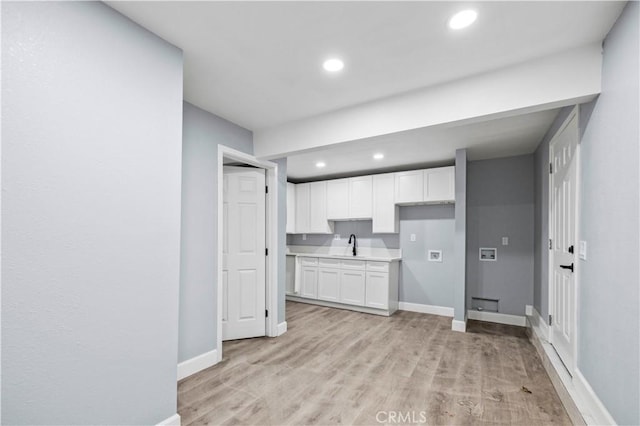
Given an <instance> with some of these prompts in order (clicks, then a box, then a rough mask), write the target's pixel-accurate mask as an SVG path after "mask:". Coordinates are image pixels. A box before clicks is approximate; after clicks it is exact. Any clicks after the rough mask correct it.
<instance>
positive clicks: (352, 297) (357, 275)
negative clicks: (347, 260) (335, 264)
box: [339, 270, 365, 306]
mask: <svg viewBox="0 0 640 426" xmlns="http://www.w3.org/2000/svg"><path fill="white" fill-rule="evenodd" d="M364 286H365V272H364V271H344V270H342V271H340V299H339V300H340V302H341V303H346V304H348V305H359V306H364Z"/></svg>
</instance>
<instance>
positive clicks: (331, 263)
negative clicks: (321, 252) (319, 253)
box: [318, 257, 340, 268]
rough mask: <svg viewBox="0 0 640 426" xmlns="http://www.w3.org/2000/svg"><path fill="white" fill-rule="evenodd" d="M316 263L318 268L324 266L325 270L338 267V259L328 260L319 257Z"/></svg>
mask: <svg viewBox="0 0 640 426" xmlns="http://www.w3.org/2000/svg"><path fill="white" fill-rule="evenodd" d="M318 263H319V264H320V266H324V267H326V268H339V267H340V259H328V258H326V257H321V258H319V259H318Z"/></svg>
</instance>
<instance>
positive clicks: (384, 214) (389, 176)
mask: <svg viewBox="0 0 640 426" xmlns="http://www.w3.org/2000/svg"><path fill="white" fill-rule="evenodd" d="M394 180H395V174H394V173H385V174H382V175H374V176H373V191H372V192H373V224H372V231H373V233H374V234H384V233H389V234H394V233H397V232H399V231H400V229H399V228H400V226H399V222H400V221H399V220H398V219H399V218H398V206H396V203H395V199H394V189H395V182H394Z"/></svg>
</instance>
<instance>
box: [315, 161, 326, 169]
mask: <svg viewBox="0 0 640 426" xmlns="http://www.w3.org/2000/svg"><path fill="white" fill-rule="evenodd" d="M324 166H326V164H325V163H323V162H322V161H318V162H317V163H316V167H317V168H319V169H321V168H323V167H324Z"/></svg>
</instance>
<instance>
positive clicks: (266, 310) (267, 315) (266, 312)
mask: <svg viewBox="0 0 640 426" xmlns="http://www.w3.org/2000/svg"><path fill="white" fill-rule="evenodd" d="M264 316H265V317H266V318H269V310H268V309H265V310H264Z"/></svg>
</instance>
